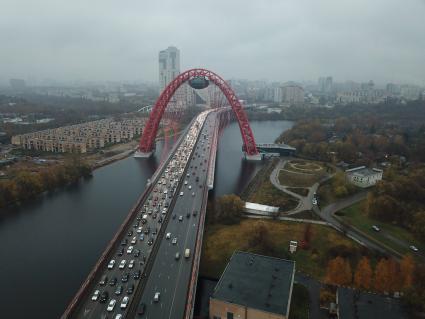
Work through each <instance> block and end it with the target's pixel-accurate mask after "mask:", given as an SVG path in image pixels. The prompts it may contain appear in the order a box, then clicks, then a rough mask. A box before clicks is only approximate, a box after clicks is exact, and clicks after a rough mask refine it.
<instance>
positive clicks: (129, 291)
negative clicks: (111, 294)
mask: <svg viewBox="0 0 425 319" xmlns="http://www.w3.org/2000/svg"><path fill="white" fill-rule="evenodd" d="M133 291H134V285H133V284H131V285H129V286H128V287H127V294H129V295H131V294H132V293H133Z"/></svg>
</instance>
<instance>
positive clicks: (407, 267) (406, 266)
mask: <svg viewBox="0 0 425 319" xmlns="http://www.w3.org/2000/svg"><path fill="white" fill-rule="evenodd" d="M414 273H415V261H414V260H413V257H412V255H405V256H404V257H403V259H402V260H401V262H400V279H401V287H402V288H403V290H406V289H409V288H411V287H412V285H413V276H414Z"/></svg>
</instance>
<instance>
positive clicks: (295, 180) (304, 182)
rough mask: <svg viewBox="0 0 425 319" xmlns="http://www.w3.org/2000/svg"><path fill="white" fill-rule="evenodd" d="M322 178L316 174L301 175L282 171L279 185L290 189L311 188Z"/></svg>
mask: <svg viewBox="0 0 425 319" xmlns="http://www.w3.org/2000/svg"><path fill="white" fill-rule="evenodd" d="M320 178H321V177H320V176H317V175H315V174H311V175H310V174H300V173H294V172H290V171H287V170H280V172H279V183H280V184H281V185H283V186H288V187H310V186H313V184H314V183H316V182H318V181H319V180H320Z"/></svg>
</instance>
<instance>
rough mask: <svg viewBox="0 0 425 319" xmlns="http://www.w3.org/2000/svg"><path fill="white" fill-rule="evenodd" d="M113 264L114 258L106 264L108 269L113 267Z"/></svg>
mask: <svg viewBox="0 0 425 319" xmlns="http://www.w3.org/2000/svg"><path fill="white" fill-rule="evenodd" d="M114 265H115V260H114V259H112V260H111V261H110V262H109V264H108V269H112V268H114Z"/></svg>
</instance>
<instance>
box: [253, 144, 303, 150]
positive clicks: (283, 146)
mask: <svg viewBox="0 0 425 319" xmlns="http://www.w3.org/2000/svg"><path fill="white" fill-rule="evenodd" d="M256 146H257V147H260V148H284V149H290V150H296V148H295V147H292V146H289V145H288V144H284V143H281V144H271V143H262V144H256Z"/></svg>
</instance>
